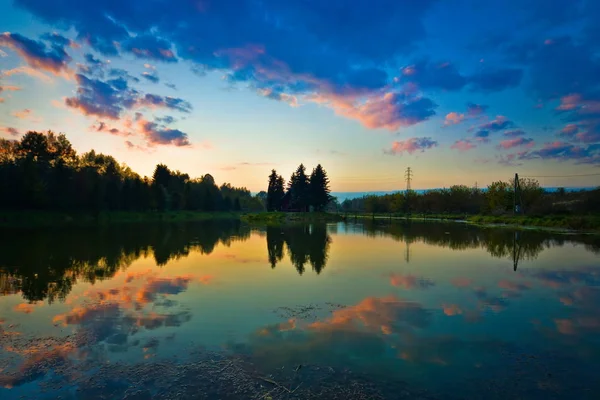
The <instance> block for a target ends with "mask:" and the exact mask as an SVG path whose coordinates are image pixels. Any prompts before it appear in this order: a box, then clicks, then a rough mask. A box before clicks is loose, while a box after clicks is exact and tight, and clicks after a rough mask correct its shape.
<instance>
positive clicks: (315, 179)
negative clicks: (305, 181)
mask: <svg viewBox="0 0 600 400" xmlns="http://www.w3.org/2000/svg"><path fill="white" fill-rule="evenodd" d="M329 193H330V190H329V178H327V172H325V170H324V169H323V167H322V166H321V164H319V165H317V167H316V168H315V169H313V171H312V173H311V174H310V183H309V197H310V205H311V206H313V207H314V209H315V211H323V210H324V209H325V207H326V206H327V204H328V203H329V201H330V200H331V196H330V195H329Z"/></svg>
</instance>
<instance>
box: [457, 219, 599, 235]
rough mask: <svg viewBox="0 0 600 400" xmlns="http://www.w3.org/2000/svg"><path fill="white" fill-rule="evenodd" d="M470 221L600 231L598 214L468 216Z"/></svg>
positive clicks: (486, 223)
mask: <svg viewBox="0 0 600 400" xmlns="http://www.w3.org/2000/svg"><path fill="white" fill-rule="evenodd" d="M467 221H468V222H471V223H475V224H482V225H491V224H505V225H511V226H517V227H541V228H553V229H569V230H575V231H581V232H595V233H600V216H598V215H547V216H543V217H536V216H512V215H508V216H499V217H494V216H483V215H476V216H471V217H468V218H467Z"/></svg>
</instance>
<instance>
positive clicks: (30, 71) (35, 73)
mask: <svg viewBox="0 0 600 400" xmlns="http://www.w3.org/2000/svg"><path fill="white" fill-rule="evenodd" d="M17 74H23V75H28V76H31V77H34V78H37V79H39V80H41V81H42V82H45V83H52V82H53V80H52V78H50V77H49V76H48V75H46V74H44V73H43V72H41V71H40V70H38V69H35V68H31V67H29V66H27V65H22V66H20V67H17V68H13V69H9V70H6V71H4V72H2V75H4V76H13V75H17Z"/></svg>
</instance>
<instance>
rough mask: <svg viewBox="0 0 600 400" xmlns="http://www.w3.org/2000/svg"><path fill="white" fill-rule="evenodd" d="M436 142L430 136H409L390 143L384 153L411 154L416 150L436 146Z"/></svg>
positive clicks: (421, 150)
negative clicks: (389, 146)
mask: <svg viewBox="0 0 600 400" xmlns="http://www.w3.org/2000/svg"><path fill="white" fill-rule="evenodd" d="M437 146H438V142H437V141H435V140H433V139H431V138H430V137H421V138H416V137H415V138H410V139H408V140H403V141H396V142H393V143H392V147H391V149H389V150H385V153H387V154H390V155H397V154H400V155H401V154H404V153H408V154H413V153H415V152H417V151H420V152H424V151H425V150H427V149H431V148H433V147H437Z"/></svg>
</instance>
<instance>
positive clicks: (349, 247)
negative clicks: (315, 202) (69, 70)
mask: <svg viewBox="0 0 600 400" xmlns="http://www.w3.org/2000/svg"><path fill="white" fill-rule="evenodd" d="M2 237H3V240H2V242H1V243H0V398H2V399H13V398H21V397H23V398H30V399H33V398H36V399H37V398H40V399H42V398H48V399H54V398H64V399H103V398H106V399H119V398H127V399H150V398H208V399H213V398H214V399H218V398H223V399H236V398H240V399H246V398H256V399H259V398H262V399H269V398H270V399H279V398H282V399H283V398H285V399H287V398H289V399H293V398H298V399H300V398H325V399H327V398H332V399H333V398H340V399H350V398H357V399H362V398H364V399H379V398H386V399H387V398H389V399H396V398H419V399H437V398H439V399H461V398H464V399H472V398H486V399H490V398H498V399H500V398H511V399H512V398H522V399H552V398H556V399H562V398H564V399H587V398H589V399H592V398H594V399H597V398H600V307H599V305H600V240H599V238H598V237H595V236H566V235H551V234H547V233H537V232H529V231H523V232H513V231H511V230H506V229H479V228H475V227H472V226H467V225H462V224H441V223H410V224H406V223H393V224H392V223H390V222H386V221H381V222H371V221H368V222H365V223H364V224H360V223H359V224H352V223H340V224H330V225H310V226H308V225H307V226H304V225H298V226H281V227H279V226H275V227H264V228H257V227H249V226H247V225H243V224H241V223H240V222H236V221H221V222H216V221H208V222H201V223H186V224H174V225H169V224H153V225H126V226H120V227H111V228H105V229H69V230H23V231H14V230H13V231H5V232H2Z"/></svg>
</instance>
